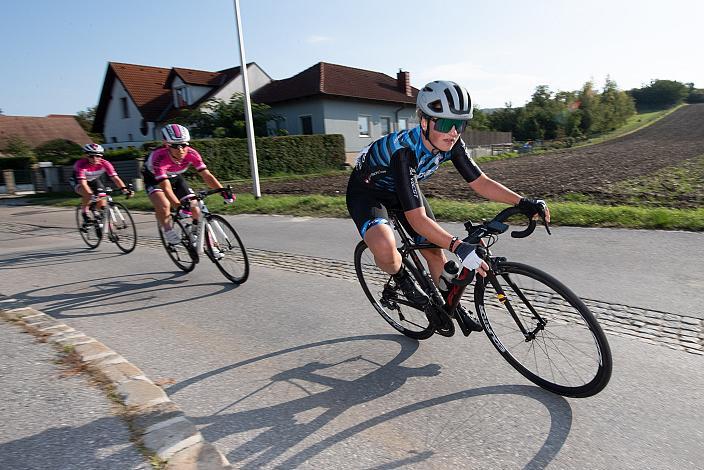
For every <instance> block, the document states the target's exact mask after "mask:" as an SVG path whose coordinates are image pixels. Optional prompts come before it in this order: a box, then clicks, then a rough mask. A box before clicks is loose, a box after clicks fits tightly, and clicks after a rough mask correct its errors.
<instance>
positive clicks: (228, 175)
mask: <svg viewBox="0 0 704 470" xmlns="http://www.w3.org/2000/svg"><path fill="white" fill-rule="evenodd" d="M191 144H192V145H193V147H194V148H195V149H196V150H198V152H200V154H201V155H203V159H204V160H205V163H206V165H208V169H210V170H211V171H212V172H213V174H214V175H217V177H218V179H221V180H230V179H237V178H248V177H250V176H251V171H250V166H249V150H248V148H247V139H235V138H223V139H200V140H194V141H192V142H191ZM256 145H257V165H258V167H259V175H261V176H272V175H276V174H282V173H289V174H307V173H315V172H320V171H324V170H330V169H339V168H340V167H341V166H342V165H343V164H344V163H345V142H344V138H343V137H342V135H339V134H332V135H294V136H281V137H257V138H256Z"/></svg>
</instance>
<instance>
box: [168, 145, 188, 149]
mask: <svg viewBox="0 0 704 470" xmlns="http://www.w3.org/2000/svg"><path fill="white" fill-rule="evenodd" d="M186 147H188V144H169V148H172V149H185V148H186Z"/></svg>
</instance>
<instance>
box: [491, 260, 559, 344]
mask: <svg viewBox="0 0 704 470" xmlns="http://www.w3.org/2000/svg"><path fill="white" fill-rule="evenodd" d="M502 260H505V258H495V259H491V260H490V261H491V263H490V266H491V268H490V269H489V272H488V273H487V275H486V279H484V280H482V281H481V282H483V283H484V286H486V285H487V284H491V286H492V287H493V288H494V292H495V294H496V298H497V300H498V301H499V302H500V303H501V305H503V306H504V307H505V308H506V310H507V311H508V313H509V315H511V318H513V321H514V322H515V323H516V326H518V328H519V329H520V330H521V333H523V336H524V337H525V341H526V342H529V341H532V340H534V339H535V337H536V333H538V332H539V331H541V330H543V329H545V325H547V320H545V319H544V318H542V317H541V316H540V314H539V313H538V312H537V311H536V310H535V308H534V307H533V304H532V303H531V302H530V300H529V299H528V297H526V295H525V293H524V292H523V290H522V289H521V288H520V287H518V285H517V284H516V283H515V282H513V280H512V279H511V278H510V277H509V275H508V274H505V273H504V274H500V276H501V278H502V279H503V280H504V281H505V282H506V283H507V284H508V285H509V286H510V287H511V290H512V291H513V292H514V293H515V294H516V295H517V296H518V298H519V299H520V301H521V302H522V303H523V305H525V306H526V308H528V310H529V311H530V313H531V315H532V316H533V318H534V319H535V320H536V322H537V325H536V327H535V328H534V329H533V330H532V331H530V332H529V331H528V330H527V329H526V328H525V326H524V324H523V323H524V322H523V321H522V320H521V318H520V317H519V315H518V313H517V312H516V310H515V308H514V307H513V304H512V303H511V299H510V298H509V297H508V295H506V291H505V290H504V288H503V287H502V286H501V284H500V283H499V279H498V278H497V276H496V271H497V270H496V267H497V266H498V263H499V262H501V261H502Z"/></svg>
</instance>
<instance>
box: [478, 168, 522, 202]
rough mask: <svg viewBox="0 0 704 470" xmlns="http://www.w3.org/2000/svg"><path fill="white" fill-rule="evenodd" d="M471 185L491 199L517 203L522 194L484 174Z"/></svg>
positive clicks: (481, 194)
mask: <svg viewBox="0 0 704 470" xmlns="http://www.w3.org/2000/svg"><path fill="white" fill-rule="evenodd" d="M469 187H470V188H472V190H474V192H476V193H477V194H479V195H480V196H483V197H485V198H487V199H489V200H491V201H496V202H503V203H504V204H511V205H516V204H518V202H519V201H520V200H521V196H520V195H519V194H518V193H515V192H513V191H511V190H510V189H508V188H507V187H506V186H504V185H503V184H501V183H499V182H497V181H494V180H493V179H491V178H489V177H488V176H486V175H484V174H482V175H481V176H480V177H479V178H477V179H475V180H474V181H472V182H471V183H469Z"/></svg>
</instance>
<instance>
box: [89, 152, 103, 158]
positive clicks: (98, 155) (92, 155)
mask: <svg viewBox="0 0 704 470" xmlns="http://www.w3.org/2000/svg"><path fill="white" fill-rule="evenodd" d="M88 158H103V155H102V154H100V153H89V154H88Z"/></svg>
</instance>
